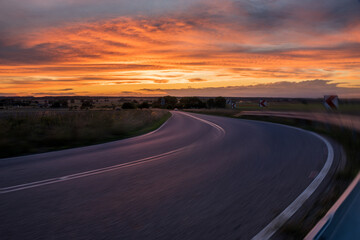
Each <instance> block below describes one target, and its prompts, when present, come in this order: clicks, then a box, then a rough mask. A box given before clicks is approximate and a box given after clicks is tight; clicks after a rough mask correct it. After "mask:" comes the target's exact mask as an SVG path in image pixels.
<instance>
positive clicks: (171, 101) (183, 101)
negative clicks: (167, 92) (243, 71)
mask: <svg viewBox="0 0 360 240" xmlns="http://www.w3.org/2000/svg"><path fill="white" fill-rule="evenodd" d="M152 107H154V108H165V109H174V108H179V109H183V108H225V107H226V99H225V98H224V97H216V98H210V99H208V100H206V101H203V100H201V99H200V98H199V97H182V98H180V100H178V98H176V97H172V96H165V97H160V98H158V99H157V101H155V102H154V103H153V104H152Z"/></svg>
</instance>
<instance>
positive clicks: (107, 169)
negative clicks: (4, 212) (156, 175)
mask: <svg viewBox="0 0 360 240" xmlns="http://www.w3.org/2000/svg"><path fill="white" fill-rule="evenodd" d="M185 148H188V147H183V148H178V149H175V150H173V151H169V152H166V153H162V154H159V155H155V156H151V157H147V158H142V159H139V160H136V161H132V162H127V163H121V164H117V165H114V166H110V167H104V168H98V169H95V170H90V171H86V172H81V173H75V174H71V175H67V176H62V177H57V178H50V179H46V180H41V181H36V182H31V183H25V184H20V185H15V186H11V187H5V188H0V194H5V193H10V192H16V191H21V190H25V189H29V188H35V187H40V186H44V185H49V184H54V183H58V182H64V181H69V180H73V179H77V178H83V177H87V176H92V175H96V174H101V173H105V172H110V171H115V170H118V169H121V168H126V167H132V166H135V165H139V164H143V163H148V162H153V161H156V160H159V159H161V158H163V157H167V156H169V155H172V154H175V153H177V152H180V151H183V150H184V149H185Z"/></svg>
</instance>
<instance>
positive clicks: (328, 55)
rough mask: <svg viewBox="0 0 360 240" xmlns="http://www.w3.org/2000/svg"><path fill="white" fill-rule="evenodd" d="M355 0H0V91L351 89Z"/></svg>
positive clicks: (359, 31) (354, 81) (358, 30)
mask: <svg viewBox="0 0 360 240" xmlns="http://www.w3.org/2000/svg"><path fill="white" fill-rule="evenodd" d="M359 13H360V1H359V0H342V1H338V0H317V1H313V0H311V1H310V0H303V1H295V0H294V1H293V0H249V1H245V0H237V1H236V0H222V1H219V0H213V1H207V0H192V1H190V0H152V1H148V0H131V1H129V0H117V1H115V0H103V1H95V0H76V1H75V0H28V1H22V0H3V1H0V96H14V95H17V96H28V95H33V96H50V95H51V96H61V95H97V96H101V95H108V96H126V95H129V96H152V95H164V94H172V95H177V96H192V95H197V96H217V95H223V96H289V97H321V96H322V95H323V94H334V93H335V94H339V95H340V96H343V97H360V14H359Z"/></svg>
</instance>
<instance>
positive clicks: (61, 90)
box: [54, 88, 74, 92]
mask: <svg viewBox="0 0 360 240" xmlns="http://www.w3.org/2000/svg"><path fill="white" fill-rule="evenodd" d="M72 90H74V89H72V88H63V89H57V90H54V91H59V92H66V91H72Z"/></svg>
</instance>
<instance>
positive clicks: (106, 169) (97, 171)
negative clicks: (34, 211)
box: [0, 113, 225, 194]
mask: <svg viewBox="0 0 360 240" xmlns="http://www.w3.org/2000/svg"><path fill="white" fill-rule="evenodd" d="M181 114H184V115H186V116H189V117H192V118H195V119H197V120H199V121H202V122H204V123H206V124H208V125H210V126H212V127H214V128H216V129H217V130H219V131H220V132H221V133H222V134H225V130H224V129H223V128H222V127H220V126H219V125H217V124H215V123H212V122H209V121H206V120H204V119H201V118H198V117H194V116H192V115H190V114H186V113H181ZM172 116H173V115H171V117H172ZM171 117H170V118H171ZM170 118H169V119H170ZM167 122H168V121H166V122H165V123H164V124H163V125H162V126H161V127H160V128H158V129H157V130H155V131H152V132H150V133H148V134H145V135H142V136H147V135H150V134H153V133H155V132H157V131H159V130H160V129H161V128H162V127H163V126H164V125H165V124H166V123H167ZM142 136H139V137H142ZM187 147H188V146H187ZM187 147H182V148H178V149H175V150H173V151H169V152H166V153H162V154H159V155H155V156H151V157H147V158H142V159H139V160H135V161H132V162H127V163H121V164H117V165H114V166H109V167H104V168H98V169H94V170H90V171H86V172H80V173H75V174H71V175H67V176H61V177H56V178H50V179H45V180H41V181H35V182H30V183H24V184H19V185H15V186H11V187H5V188H0V194H6V193H10V192H17V191H21V190H25V189H30V188H35V187H41V186H45V185H49V184H54V183H59V182H65V181H70V180H73V179H77V178H83V177H87V176H92V175H96V174H101V173H104V172H110V171H115V170H118V169H121V168H126V167H132V166H135V165H139V164H142V163H148V162H152V161H156V160H159V159H160V158H162V157H166V156H169V155H171V154H174V153H177V152H180V151H182V150H184V149H186V148H187Z"/></svg>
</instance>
